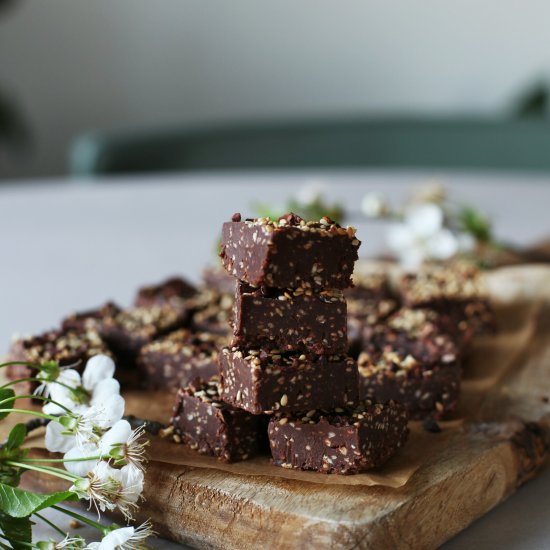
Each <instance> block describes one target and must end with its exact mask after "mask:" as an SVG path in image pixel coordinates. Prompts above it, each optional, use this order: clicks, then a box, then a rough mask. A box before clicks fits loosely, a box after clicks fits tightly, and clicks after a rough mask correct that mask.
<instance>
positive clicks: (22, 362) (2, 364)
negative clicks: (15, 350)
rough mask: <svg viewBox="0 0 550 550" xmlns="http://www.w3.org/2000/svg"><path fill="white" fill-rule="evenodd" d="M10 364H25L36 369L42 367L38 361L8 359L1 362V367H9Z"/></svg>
mask: <svg viewBox="0 0 550 550" xmlns="http://www.w3.org/2000/svg"><path fill="white" fill-rule="evenodd" d="M10 365H24V366H26V367H32V368H35V369H38V368H40V366H39V365H38V364H37V363H29V362H28V361H6V362H5V363H0V369H1V368H3V367H9V366H10Z"/></svg>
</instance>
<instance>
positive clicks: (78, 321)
mask: <svg viewBox="0 0 550 550" xmlns="http://www.w3.org/2000/svg"><path fill="white" fill-rule="evenodd" d="M120 311H121V309H120V307H118V306H117V305H116V304H114V303H113V302H107V303H106V304H104V305H102V306H101V307H98V308H97V309H91V310H88V311H79V312H75V313H71V314H70V315H68V316H67V317H65V318H64V319H63V320H62V321H61V328H62V330H74V331H78V332H81V331H84V330H88V329H95V330H97V328H98V327H99V325H100V324H101V321H102V320H103V319H105V318H106V317H112V316H113V315H116V314H117V313H120Z"/></svg>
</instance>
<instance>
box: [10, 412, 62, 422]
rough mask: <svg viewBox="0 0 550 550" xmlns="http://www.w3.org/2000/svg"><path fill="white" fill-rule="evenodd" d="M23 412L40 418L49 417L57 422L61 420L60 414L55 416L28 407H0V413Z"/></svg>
mask: <svg viewBox="0 0 550 550" xmlns="http://www.w3.org/2000/svg"><path fill="white" fill-rule="evenodd" d="M3 412H7V413H12V412H13V413H21V414H30V415H32V416H37V417H38V418H47V419H48V420H54V421H55V422H58V421H59V417H58V416H53V415H51V414H44V413H41V412H38V411H28V410H27V409H0V413H3Z"/></svg>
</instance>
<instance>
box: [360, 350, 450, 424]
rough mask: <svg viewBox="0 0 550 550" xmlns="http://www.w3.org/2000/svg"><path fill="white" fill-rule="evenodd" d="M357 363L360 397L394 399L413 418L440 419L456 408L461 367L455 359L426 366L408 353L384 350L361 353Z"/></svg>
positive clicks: (381, 401) (380, 400) (381, 399)
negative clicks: (374, 354)
mask: <svg viewBox="0 0 550 550" xmlns="http://www.w3.org/2000/svg"><path fill="white" fill-rule="evenodd" d="M358 365H359V380H360V385H359V395H360V397H361V398H363V399H370V400H373V401H376V402H379V403H385V402H387V401H390V400H392V401H397V402H398V403H401V404H402V405H403V406H404V407H405V408H406V409H407V411H408V412H409V414H410V416H411V418H414V419H422V418H425V417H426V416H432V417H434V418H441V417H443V416H444V415H445V414H447V413H449V412H452V411H454V410H455V409H456V407H457V404H458V398H459V394H460V375H461V369H460V365H459V363H458V362H456V361H453V362H450V363H448V364H439V365H437V364H435V365H432V366H430V367H426V366H424V365H422V364H421V363H419V362H418V361H417V360H416V359H414V357H413V356H412V355H407V356H406V357H403V356H400V355H399V354H397V353H395V352H393V351H386V352H383V353H382V354H380V355H377V356H374V357H371V356H370V355H369V354H368V353H362V354H361V355H360V356H359V360H358Z"/></svg>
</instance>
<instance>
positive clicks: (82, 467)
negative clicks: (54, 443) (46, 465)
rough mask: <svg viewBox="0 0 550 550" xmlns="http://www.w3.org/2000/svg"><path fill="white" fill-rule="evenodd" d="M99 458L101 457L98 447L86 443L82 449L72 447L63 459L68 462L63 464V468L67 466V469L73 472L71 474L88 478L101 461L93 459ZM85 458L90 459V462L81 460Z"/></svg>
mask: <svg viewBox="0 0 550 550" xmlns="http://www.w3.org/2000/svg"><path fill="white" fill-rule="evenodd" d="M98 456H100V455H99V450H98V448H97V446H96V445H94V444H93V443H86V444H84V445H82V446H80V447H72V448H71V449H69V451H67V452H66V453H65V455H64V456H63V459H64V460H66V462H63V466H65V469H66V470H67V471H68V472H71V474H75V475H77V476H80V477H86V476H87V475H88V474H89V473H90V472H91V471H93V470H94V468H95V467H96V466H97V464H98V462H99V460H100V459H99V458H91V457H98ZM84 458H90V460H81V459H84ZM75 459H78V460H75Z"/></svg>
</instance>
